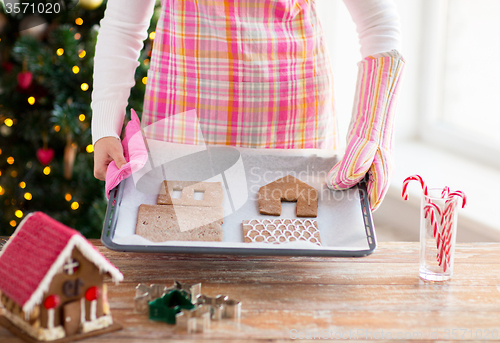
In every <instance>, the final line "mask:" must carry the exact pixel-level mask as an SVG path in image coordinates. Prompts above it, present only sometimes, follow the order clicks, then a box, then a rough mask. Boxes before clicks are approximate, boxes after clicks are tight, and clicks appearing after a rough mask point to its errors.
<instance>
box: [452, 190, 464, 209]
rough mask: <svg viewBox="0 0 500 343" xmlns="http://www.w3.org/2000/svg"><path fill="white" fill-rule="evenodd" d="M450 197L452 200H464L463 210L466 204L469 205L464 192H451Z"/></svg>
mask: <svg viewBox="0 0 500 343" xmlns="http://www.w3.org/2000/svg"><path fill="white" fill-rule="evenodd" d="M448 196H449V197H450V198H453V197H460V198H462V208H464V207H465V204H466V203H467V197H466V196H465V193H464V192H462V191H454V192H451V193H450V194H449V195H448Z"/></svg>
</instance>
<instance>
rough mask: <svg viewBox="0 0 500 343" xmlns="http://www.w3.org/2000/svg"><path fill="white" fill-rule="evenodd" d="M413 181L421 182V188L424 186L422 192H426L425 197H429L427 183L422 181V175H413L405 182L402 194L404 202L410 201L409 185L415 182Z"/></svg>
mask: <svg viewBox="0 0 500 343" xmlns="http://www.w3.org/2000/svg"><path fill="white" fill-rule="evenodd" d="M413 180H415V181H418V182H420V186H422V190H423V191H424V195H429V191H428V190H427V185H426V184H425V182H424V180H423V179H422V177H421V176H420V175H412V176H408V177H407V178H406V179H405V180H404V181H403V193H402V196H403V199H404V200H408V191H407V188H408V183H409V182H410V181H413Z"/></svg>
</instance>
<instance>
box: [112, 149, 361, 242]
mask: <svg viewBox="0 0 500 343" xmlns="http://www.w3.org/2000/svg"><path fill="white" fill-rule="evenodd" d="M147 144H148V150H149V152H150V156H149V160H148V163H147V164H146V166H145V167H144V168H143V169H141V170H140V171H137V172H135V173H134V174H133V175H132V176H131V177H129V178H128V179H126V180H124V181H123V182H125V185H124V192H123V197H122V199H121V205H120V210H119V213H118V221H117V224H116V227H115V230H114V235H113V237H112V241H113V242H114V243H116V244H121V245H134V246H141V245H144V246H152V245H160V246H179V245H181V246H192V247H239V248H243V249H259V248H267V249H269V248H270V246H272V248H276V249H280V248H298V249H328V250H364V249H368V248H369V245H368V243H367V237H366V231H365V225H364V221H363V215H362V208H361V204H360V198H359V190H358V189H356V188H354V189H350V190H346V191H332V190H330V189H328V188H327V187H326V184H325V181H324V180H325V176H326V174H327V172H328V171H329V170H330V169H331V167H332V166H333V165H334V164H335V163H336V161H337V158H336V156H335V151H332V150H316V149H305V150H284V149H272V150H271V149H249V148H235V147H229V146H204V145H181V144H174V143H165V142H159V141H154V140H147ZM287 174H290V175H293V176H295V177H296V178H298V179H300V180H302V181H304V182H305V183H307V184H309V185H311V186H313V187H314V188H316V189H317V190H318V192H319V207H318V216H317V218H316V220H317V222H318V227H319V230H320V235H321V241H322V244H323V245H322V247H318V246H317V245H315V244H312V243H308V242H292V243H286V244H268V243H243V231H242V221H243V220H246V219H254V218H268V219H275V218H277V217H275V216H268V215H261V214H260V213H259V211H258V202H257V192H258V190H259V188H260V187H261V186H263V185H266V184H268V183H270V182H273V181H274V180H276V179H279V178H281V177H283V176H285V175H287ZM163 180H180V181H209V182H211V181H219V182H221V183H222V185H223V189H224V224H223V225H222V226H223V232H224V236H223V242H192V241H189V242H187V241H182V242H178V241H168V242H162V243H155V242H151V241H149V240H147V239H145V238H143V237H141V236H138V235H135V225H136V220H137V212H138V208H139V205H140V204H151V205H153V204H156V198H157V196H158V192H159V190H160V184H161V182H162V181H163ZM295 206H296V203H294V202H282V214H281V216H280V218H297V217H296V216H295Z"/></svg>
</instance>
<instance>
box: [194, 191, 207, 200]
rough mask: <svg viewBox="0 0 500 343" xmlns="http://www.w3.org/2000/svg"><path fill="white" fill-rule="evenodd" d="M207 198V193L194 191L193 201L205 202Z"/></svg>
mask: <svg viewBox="0 0 500 343" xmlns="http://www.w3.org/2000/svg"><path fill="white" fill-rule="evenodd" d="M204 197H205V191H194V194H193V199H194V200H203V198H204Z"/></svg>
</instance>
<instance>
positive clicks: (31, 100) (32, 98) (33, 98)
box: [28, 96, 35, 105]
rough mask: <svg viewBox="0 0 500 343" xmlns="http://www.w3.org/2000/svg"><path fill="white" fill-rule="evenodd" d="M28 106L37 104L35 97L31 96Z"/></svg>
mask: <svg viewBox="0 0 500 343" xmlns="http://www.w3.org/2000/svg"><path fill="white" fill-rule="evenodd" d="M28 104H30V105H34V104H35V97H34V96H30V97H29V98H28Z"/></svg>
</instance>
